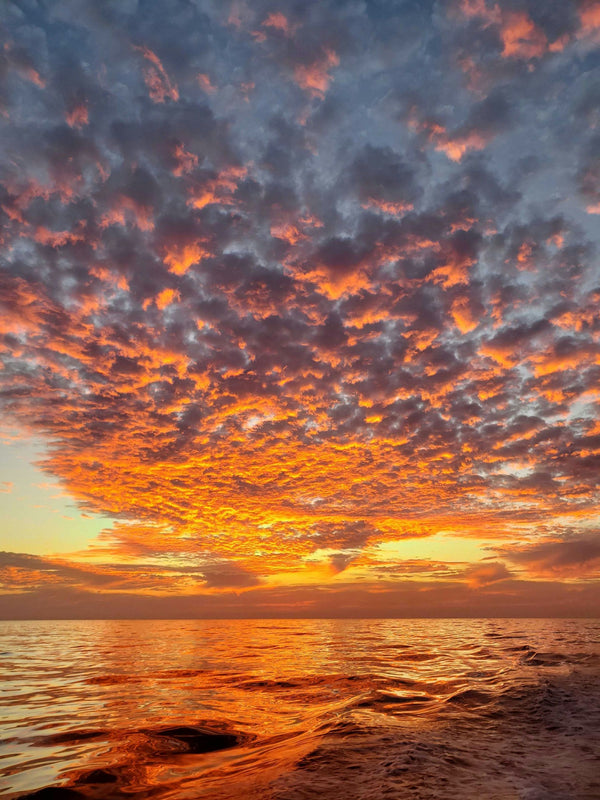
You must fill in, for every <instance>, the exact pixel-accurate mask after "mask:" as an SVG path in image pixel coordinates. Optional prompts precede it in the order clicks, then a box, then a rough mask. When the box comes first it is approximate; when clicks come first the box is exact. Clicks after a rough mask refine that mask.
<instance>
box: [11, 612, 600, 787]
mask: <svg viewBox="0 0 600 800" xmlns="http://www.w3.org/2000/svg"><path fill="white" fill-rule="evenodd" d="M0 675H1V679H0V680H1V683H0V691H1V693H0V717H1V719H2V720H3V722H2V742H1V744H0V787H1V790H2V793H3V796H5V797H7V798H13V797H15V798H16V797H22V796H36V797H39V798H40V800H41V798H43V797H48V798H50V797H56V798H59V797H62V798H65V800H66V798H68V797H72V798H77V797H79V798H89V799H91V800H93V799H99V798H121V799H123V798H126V797H127V798H134V799H136V800H137V799H138V798H157V799H158V800H162V799H163V798H169V799H170V800H171V799H173V800H184V799H187V798H198V797H202V798H208V800H213V799H214V800H217V799H222V800H228V799H229V798H232V799H233V798H240V797H244V798H245V799H246V800H296V798H331V800H337V798H340V800H342V798H343V800H366V799H367V798H369V799H370V800H377V799H378V798H411V800H413V799H414V798H424V799H425V798H459V797H460V798H465V799H468V798H473V799H475V798H477V799H478V800H482V799H485V798H490V800H491V798H495V799H496V798H519V799H521V800H548V799H550V800H551V799H552V798H554V799H555V800H559V798H560V800H567V798H582V799H583V800H591V799H592V798H595V799H596V800H597V798H600V741H599V740H600V681H599V680H598V678H599V675H600V622H599V621H595V620H487V621H486V620H293V621H271V620H252V621H222V620H219V621H189V620H185V621H164V620H161V621H147V620H146V621H82V622H79V621H59V622H47V621H46V622H3V623H0ZM48 787H55V789H54V790H53V791H51V790H50V789H49V788H48Z"/></svg>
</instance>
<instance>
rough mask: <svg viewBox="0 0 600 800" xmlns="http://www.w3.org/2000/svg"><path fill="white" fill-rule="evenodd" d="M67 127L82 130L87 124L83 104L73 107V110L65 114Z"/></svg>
mask: <svg viewBox="0 0 600 800" xmlns="http://www.w3.org/2000/svg"><path fill="white" fill-rule="evenodd" d="M65 119H66V120H67V125H70V126H71V127H72V128H83V127H84V126H85V125H87V124H88V122H89V118H88V108H87V105H86V104H85V103H79V105H76V106H73V108H72V109H71V110H70V111H68V112H67V113H66V114H65Z"/></svg>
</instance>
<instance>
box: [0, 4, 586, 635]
mask: <svg viewBox="0 0 600 800" xmlns="http://www.w3.org/2000/svg"><path fill="white" fill-rule="evenodd" d="M0 40H1V42H0V218H1V225H0V519H1V520H2V522H1V527H0V550H1V551H2V552H1V553H0V617H2V618H9V619H11V618H21V617H29V618H46V617H48V618H53V617H74V618H78V617H100V618H103V617H130V616H133V617H150V618H152V617H164V618H179V617H215V616H216V617H240V616H241V617H271V616H274V617H294V616H296V617H303V616H328V617H337V616H341V617H344V616H356V617H370V616H392V617H394V616H400V617H417V616H447V617H452V616H475V617H484V616H508V617H510V616H531V617H535V616H597V615H598V609H600V515H599V511H598V509H599V507H600V503H599V496H598V494H599V493H598V484H599V480H598V476H599V475H600V413H599V412H600V314H599V308H600V267H599V260H598V259H599V245H600V4H598V3H596V2H591V0H418V1H417V0H319V2H312V3H311V2H305V0H282V1H281V2H275V1H274V0H253V1H252V2H249V0H247V1H246V2H244V0H233V1H231V0H162V2H154V1H152V2H150V0H119V2H118V3H111V2H109V3H98V2H95V0H94V2H92V0H87V1H86V0H12V1H11V0H4V2H3V3H2V5H1V9H0Z"/></svg>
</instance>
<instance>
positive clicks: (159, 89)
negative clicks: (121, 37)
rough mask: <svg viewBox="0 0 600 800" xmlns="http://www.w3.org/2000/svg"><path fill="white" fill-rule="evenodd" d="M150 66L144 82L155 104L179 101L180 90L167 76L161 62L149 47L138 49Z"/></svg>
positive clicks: (146, 69)
mask: <svg viewBox="0 0 600 800" xmlns="http://www.w3.org/2000/svg"><path fill="white" fill-rule="evenodd" d="M135 49H136V50H138V51H139V52H140V53H141V54H142V55H143V56H144V58H145V59H147V60H148V61H149V62H150V66H148V67H146V68H145V69H144V81H145V83H146V86H147V87H148V90H149V92H150V98H151V100H153V101H154V102H155V103H164V102H165V101H166V100H167V99H170V100H173V101H177V100H179V90H178V88H177V86H176V84H175V83H173V82H172V81H171V80H170V78H169V76H168V75H167V73H166V71H165V68H164V67H163V65H162V62H161V60H160V59H159V57H158V56H157V55H156V53H153V52H152V50H150V49H149V48H148V47H136V48H135Z"/></svg>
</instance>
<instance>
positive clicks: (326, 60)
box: [294, 50, 340, 100]
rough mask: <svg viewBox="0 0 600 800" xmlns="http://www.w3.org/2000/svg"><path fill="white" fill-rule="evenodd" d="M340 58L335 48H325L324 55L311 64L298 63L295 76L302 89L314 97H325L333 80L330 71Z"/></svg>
mask: <svg viewBox="0 0 600 800" xmlns="http://www.w3.org/2000/svg"><path fill="white" fill-rule="evenodd" d="M339 63H340V60H339V58H338V56H337V54H336V53H335V52H334V51H333V50H325V51H324V52H323V55H322V56H321V57H320V58H318V59H317V60H316V61H313V62H312V63H311V64H298V65H297V66H296V67H295V68H294V78H295V80H296V83H297V84H298V86H299V87H300V88H301V89H304V90H305V91H306V92H308V93H309V94H310V95H311V96H312V97H319V98H320V99H321V100H322V99H323V98H324V97H325V94H326V92H327V89H328V88H329V84H330V82H331V76H330V74H329V73H330V71H331V70H332V69H333V68H334V67H337V65H338V64H339Z"/></svg>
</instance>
